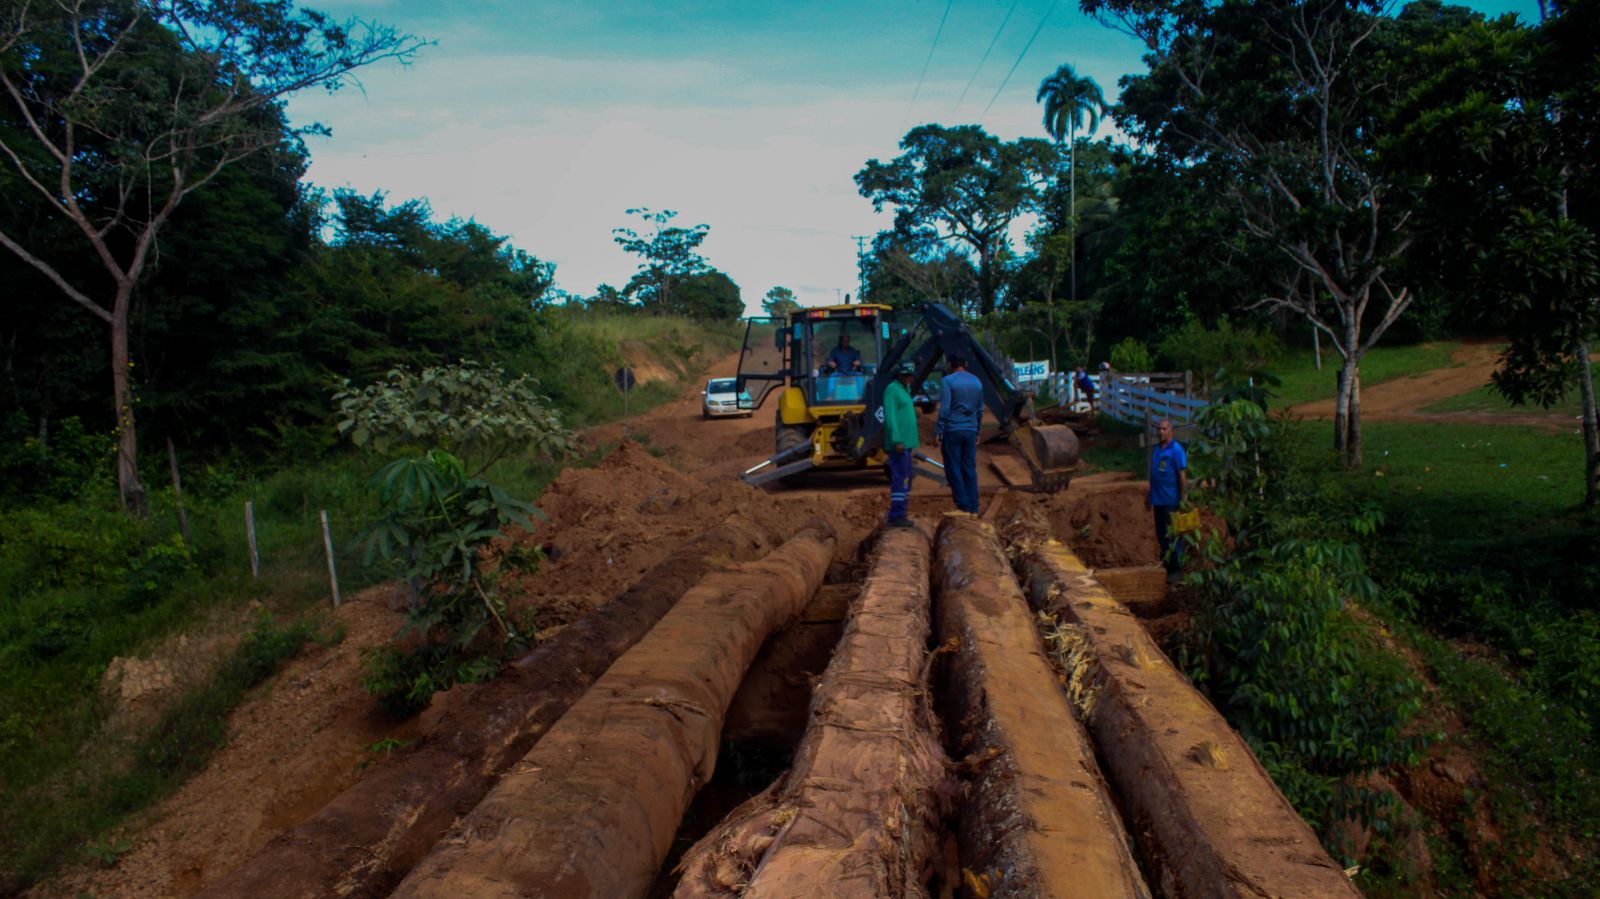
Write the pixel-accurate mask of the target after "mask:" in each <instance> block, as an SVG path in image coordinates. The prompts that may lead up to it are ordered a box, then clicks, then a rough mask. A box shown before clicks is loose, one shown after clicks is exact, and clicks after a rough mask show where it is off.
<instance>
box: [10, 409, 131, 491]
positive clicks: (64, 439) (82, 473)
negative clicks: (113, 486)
mask: <svg viewBox="0 0 1600 899" xmlns="http://www.w3.org/2000/svg"><path fill="white" fill-rule="evenodd" d="M29 424H30V422H29V421H28V416H27V415H26V414H24V413H23V412H22V411H21V410H13V411H12V412H11V413H9V414H7V415H6V416H5V417H4V418H0V505H12V504H21V503H32V502H41V501H44V502H49V501H56V502H61V501H65V500H68V499H71V498H72V497H74V496H77V495H78V494H79V493H81V492H82V491H83V490H84V488H85V487H86V486H88V485H90V484H92V483H94V482H96V481H109V480H110V475H111V466H110V460H111V454H112V451H113V444H112V439H111V436H110V435H108V434H90V433H88V432H86V431H85V430H84V429H83V422H81V421H79V420H78V419H77V418H68V419H64V420H63V421H61V422H59V423H57V424H56V425H55V427H54V430H53V432H52V433H51V434H50V435H49V437H48V440H42V439H40V437H39V435H38V433H37V432H35V431H32V430H31V429H30V427H29Z"/></svg>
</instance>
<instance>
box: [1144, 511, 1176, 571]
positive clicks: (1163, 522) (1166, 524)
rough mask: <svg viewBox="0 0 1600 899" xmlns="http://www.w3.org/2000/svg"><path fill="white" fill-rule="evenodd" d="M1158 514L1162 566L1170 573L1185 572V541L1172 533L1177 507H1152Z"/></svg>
mask: <svg viewBox="0 0 1600 899" xmlns="http://www.w3.org/2000/svg"><path fill="white" fill-rule="evenodd" d="M1150 508H1151V510H1152V511H1154V512H1155V513H1156V543H1158V544H1160V545H1161V564H1162V565H1165V566H1167V570H1168V571H1182V570H1183V541H1182V540H1180V539H1178V538H1177V535H1176V534H1174V533H1172V513H1174V512H1176V511H1178V507H1177V506H1151V507H1150Z"/></svg>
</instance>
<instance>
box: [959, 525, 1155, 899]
mask: <svg viewBox="0 0 1600 899" xmlns="http://www.w3.org/2000/svg"><path fill="white" fill-rule="evenodd" d="M937 543H938V553H937V559H936V563H935V568H934V579H935V587H936V591H937V592H936V597H935V603H936V606H937V609H938V612H937V614H938V634H939V639H940V641H941V642H943V643H949V642H950V641H955V644H956V646H957V647H958V648H957V650H956V652H955V653H954V655H953V656H952V660H951V663H950V664H949V666H948V668H947V670H946V672H945V676H944V677H943V678H942V686H943V687H944V690H943V696H944V698H945V701H946V703H947V704H948V707H947V709H946V714H945V721H946V727H947V729H948V730H949V731H950V733H951V734H952V747H953V749H952V752H951V755H952V757H956V758H963V759H964V761H963V762H962V765H963V767H964V768H965V769H967V770H968V771H970V772H971V776H970V779H969V781H968V784H967V787H968V789H967V795H966V799H965V800H964V802H963V803H962V804H961V807H960V809H959V812H958V814H959V825H958V828H957V838H958V842H959V845H960V858H961V865H962V872H961V876H962V879H963V881H964V882H965V883H966V887H967V889H968V890H969V892H970V893H971V894H973V895H979V896H1007V897H1055V896H1074V897H1108V899H1109V897H1117V899H1125V897H1149V896H1150V890H1149V888H1148V887H1147V886H1146V885H1145V882H1144V878H1143V875H1142V874H1141V873H1140V871H1139V867H1138V865H1137V863H1136V862H1135V860H1134V857H1133V853H1132V851H1131V849H1130V841H1129V839H1128V836H1127V833H1126V831H1125V830H1124V829H1123V826H1122V821H1121V819H1120V817H1119V815H1118V813H1117V809H1116V805H1115V803H1114V802H1113V800H1112V798H1111V795H1110V793H1109V792H1108V790H1107V788H1106V784H1105V779H1104V778H1103V777H1102V776H1101V773H1100V767H1099V765H1098V764H1097V763H1096V761H1095V757H1094V751H1093V749H1092V747H1091V745H1090V743H1089V738H1088V735H1087V734H1086V733H1085V732H1084V729H1083V726H1082V725H1081V724H1079V723H1078V721H1077V719H1076V718H1074V717H1073V714H1072V710H1071V708H1070V706H1069V703H1068V700H1067V697H1066V696H1065V695H1064V694H1063V693H1062V690H1061V688H1060V686H1059V684H1058V681H1057V679H1056V675H1055V672H1054V671H1053V670H1052V669H1051V667H1050V664H1049V662H1048V661H1047V660H1046V658H1045V655H1044V650H1043V647H1042V645H1041V643H1040V641H1039V636H1038V633H1037V632H1036V631H1035V629H1034V624H1033V615H1032V613H1031V612H1030V611H1029V610H1028V604H1027V601H1026V599H1024V598H1023V595H1022V591H1021V589H1020V588H1019V587H1018V585H1017V581H1016V578H1015V577H1014V576H1013V575H1012V573H1011V567H1010V565H1009V563H1008V562H1007V561H1006V558H1005V555H1004V554H1003V553H1002V552H1001V549H1000V544H999V541H998V539H997V537H996V535H995V532H994V529H993V527H992V526H990V525H989V524H988V523H987V522H981V521H973V520H969V519H956V518H952V519H947V520H946V521H945V522H944V523H943V524H942V525H941V526H940V529H939V535H938V541H937Z"/></svg>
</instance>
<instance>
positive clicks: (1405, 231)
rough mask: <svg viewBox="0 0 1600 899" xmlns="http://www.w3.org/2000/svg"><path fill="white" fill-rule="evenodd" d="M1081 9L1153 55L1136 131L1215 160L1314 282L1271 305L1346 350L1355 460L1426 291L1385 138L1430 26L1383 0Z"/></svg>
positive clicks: (1409, 196)
mask: <svg viewBox="0 0 1600 899" xmlns="http://www.w3.org/2000/svg"><path fill="white" fill-rule="evenodd" d="M1083 7H1084V9H1085V10H1086V11H1088V12H1090V13H1093V14H1095V15H1097V16H1100V17H1101V18H1102V19H1104V20H1106V21H1108V22H1111V23H1114V24H1117V25H1119V26H1121V27H1122V28H1124V29H1125V30H1127V31H1128V32H1129V33H1130V34H1132V35H1134V36H1136V37H1137V38H1139V39H1140V40H1142V41H1143V42H1144V43H1145V46H1146V49H1147V51H1148V52H1147V55H1146V57H1145V58H1146V61H1147V63H1148V65H1149V67H1150V71H1149V73H1148V74H1146V75H1141V76H1136V77H1130V78H1128V79H1126V80H1125V82H1124V89H1123V94H1122V101H1121V107H1120V108H1121V112H1122V116H1121V121H1122V122H1123V124H1124V127H1125V128H1126V129H1127V130H1128V131H1129V132H1130V133H1131V134H1133V135H1134V136H1135V137H1137V138H1138V139H1140V140H1141V141H1143V142H1144V143H1146V145H1147V146H1150V147H1151V148H1153V150H1154V151H1155V152H1156V153H1157V154H1158V155H1161V156H1164V157H1166V158H1168V159H1170V160H1172V161H1173V163H1174V164H1176V165H1181V166H1184V167H1186V168H1194V169H1204V170H1206V171H1207V172H1209V176H1210V177H1211V178H1212V179H1213V180H1214V182H1215V183H1216V184H1218V185H1219V186H1221V187H1222V189H1223V190H1224V191H1225V193H1226V195H1228V196H1229V197H1230V200H1231V204H1232V206H1233V208H1234V210H1235V213H1236V219H1235V221H1236V222H1237V227H1239V228H1242V229H1243V230H1244V231H1245V233H1247V234H1248V235H1249V236H1250V237H1251V238H1253V239H1254V240H1256V241H1259V242H1260V243H1261V244H1262V245H1264V246H1266V247H1269V248H1270V249H1271V250H1272V251H1273V252H1274V253H1275V254H1276V255H1277V256H1279V257H1280V258H1282V259H1283V260H1285V261H1286V262H1288V263H1290V264H1291V265H1292V266H1294V267H1295V268H1297V269H1298V270H1299V271H1300V272H1302V273H1303V274H1304V277H1305V279H1306V281H1307V282H1309V283H1307V284H1306V285H1305V287H1304V288H1303V289H1300V290H1298V291H1297V292H1277V293H1272V294H1269V295H1267V296H1266V297H1265V298H1264V299H1262V300H1261V301H1260V302H1261V303H1262V304H1264V305H1267V306H1275V307H1281V308H1285V309H1289V310H1292V311H1293V312H1295V313H1297V314H1299V315H1301V316H1303V317H1305V318H1306V319H1307V320H1308V321H1309V322H1310V323H1311V324H1312V325H1313V326H1314V327H1316V328H1318V329H1319V330H1321V331H1322V332H1323V333H1324V334H1325V335H1326V336H1327V337H1328V338H1329V339H1330V341H1331V342H1332V344H1333V346H1334V348H1335V349H1336V350H1337V351H1338V352H1339V354H1340V355H1341V356H1342V357H1343V360H1344V363H1343V366H1342V368H1341V377H1340V381H1339V389H1338V394H1337V399H1336V405H1335V419H1334V445H1335V447H1336V448H1337V449H1338V450H1339V451H1340V452H1341V454H1342V455H1343V457H1344V458H1345V461H1346V463H1347V464H1356V463H1359V462H1360V461H1361V429H1360V411H1359V410H1360V396H1361V394H1360V383H1361V380H1360V378H1361V374H1360V373H1361V360H1362V358H1363V357H1364V356H1365V355H1366V354H1367V352H1368V351H1370V350H1371V349H1372V347H1373V345H1374V344H1376V342H1377V341H1378V340H1379V339H1380V338H1381V337H1382V336H1383V335H1384V333H1385V332H1386V331H1388V329H1389V328H1390V327H1391V326H1392V325H1394V323H1395V322H1396V321H1397V320H1399V318H1400V317H1401V316H1402V315H1403V314H1404V313H1405V312H1406V310H1407V308H1408V307H1409V306H1410V305H1411V304H1412V301H1413V300H1414V298H1415V289H1414V285H1413V284H1412V283H1410V282H1409V281H1408V280H1407V278H1406V273H1405V264H1404V260H1405V256H1406V253H1407V251H1408V249H1409V248H1410V246H1411V243H1412V240H1413V237H1414V234H1413V230H1412V227H1411V226H1412V217H1413V216H1414V214H1415V212H1416V207H1417V203H1418V200H1417V190H1418V188H1419V183H1420V182H1419V178H1418V174H1417V172H1416V170H1415V169H1414V168H1413V167H1411V166H1409V165H1407V164H1406V162H1405V161H1403V160H1396V159H1394V158H1392V157H1391V156H1388V155H1386V154H1385V153H1384V152H1383V142H1384V140H1385V138H1387V137H1388V136H1390V135H1392V134H1393V133H1394V132H1395V131H1396V130H1397V129H1398V127H1399V125H1398V124H1397V122H1396V121H1395V119H1394V117H1393V111H1394V109H1395V107H1396V105H1397V100H1398V99H1399V97H1400V96H1401V95H1402V94H1403V92H1404V91H1405V90H1406V89H1407V86H1408V85H1410V84H1414V83H1415V81H1416V80H1417V78H1418V77H1420V74H1421V73H1420V72H1419V71H1418V69H1417V62H1418V60H1417V58H1416V55H1415V48H1416V46H1417V42H1418V38H1419V35H1417V34H1415V33H1407V32H1403V31H1402V30H1401V29H1400V28H1399V27H1398V26H1397V25H1396V23H1395V22H1394V21H1393V20H1392V19H1389V18H1388V17H1387V16H1386V15H1385V12H1386V9H1385V5H1384V4H1383V3H1381V2H1373V0H1268V2H1260V3H1248V4H1247V3H1220V4H1208V3H1191V2H1186V0H1173V2H1155V3H1150V2H1143V0H1137V2H1136V0H1084V3H1083ZM1432 24H1434V25H1436V26H1437V27H1440V28H1447V27H1449V23H1448V22H1446V21H1442V20H1441V21H1439V22H1436V23H1432ZM1291 283H1292V282H1291Z"/></svg>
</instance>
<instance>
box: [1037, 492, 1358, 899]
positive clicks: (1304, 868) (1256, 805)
mask: <svg viewBox="0 0 1600 899" xmlns="http://www.w3.org/2000/svg"><path fill="white" fill-rule="evenodd" d="M1047 534H1048V532H1047V531H1046V530H1045V529H1044V528H1043V527H1041V522H1040V520H1039V518H1038V517H1037V516H1035V517H1033V518H1032V519H1031V520H1029V519H1028V518H1027V517H1023V518H1019V519H1015V520H1013V521H1012V522H1010V523H1009V526H1008V528H1007V536H1008V542H1009V543H1010V544H1011V546H1012V548H1013V551H1014V552H1015V553H1016V555H1017V557H1018V562H1017V565H1018V569H1019V572H1020V573H1021V575H1022V580H1023V582H1024V583H1025V585H1026V588H1027V591H1028V598H1029V600H1030V601H1031V602H1032V604H1033V605H1034V607H1035V608H1037V609H1039V610H1040V611H1041V612H1043V613H1048V614H1050V615H1053V616H1056V617H1057V618H1058V619H1059V621H1060V622H1061V625H1062V626H1061V627H1060V628H1058V629H1056V631H1055V633H1054V635H1053V636H1054V642H1055V643H1056V644H1057V647H1058V649H1059V650H1060V652H1059V654H1058V657H1059V658H1061V659H1062V661H1063V664H1064V667H1065V668H1066V670H1067V674H1068V677H1069V683H1070V684H1071V685H1072V692H1073V696H1074V700H1075V708H1076V709H1077V711H1078V713H1079V716H1080V717H1081V718H1082V719H1083V720H1084V722H1085V723H1086V724H1087V725H1088V728H1089V731H1090V733H1092V734H1093V736H1094V742H1095V746H1096V748H1097V749H1098V750H1099V753H1100V758H1101V759H1102V760H1104V762H1105V770H1106V773H1107V774H1108V775H1109V776H1110V778H1111V781H1112V783H1113V785H1114V786H1115V787H1116V790H1117V795H1118V798H1119V800H1120V802H1121V803H1122V807H1123V809H1124V811H1125V814H1126V815H1127V817H1128V820H1129V823H1130V826H1131V829H1132V830H1133V832H1134V834H1135V835H1136V836H1137V837H1138V840H1139V848H1140V854H1141V858H1142V859H1143V861H1144V863H1145V865H1146V869H1147V870H1148V871H1149V872H1150V874H1151V881H1152V883H1154V884H1155V886H1156V887H1157V889H1159V890H1160V892H1161V894H1162V895H1164V896H1166V897H1169V899H1188V897H1196V899H1198V897H1240V899H1245V897H1250V899H1260V897H1283V899H1291V897H1294V899H1311V897H1343V899H1351V897H1356V896H1359V895H1361V894H1360V892H1359V891H1358V890H1356V888H1355V886H1354V885H1352V884H1351V882H1350V880H1349V878H1348V877H1346V876H1345V874H1344V872H1343V870H1342V869H1341V868H1340V867H1339V866H1338V865H1336V864H1335V863H1334V862H1333V860H1332V859H1331V858H1329V857H1328V854H1327V852H1325V851H1324V850H1323V848H1322V846H1321V844H1320V843H1319V842H1318V840H1317V836H1316V834H1315V833H1313V832H1312V830H1311V828H1310V827H1309V826H1307V824H1306V823H1305V821H1303V820H1302V819H1301V818H1300V816H1299V815H1298V814H1296V813H1295V811H1294V809H1293V808H1292V807H1291V806H1290V805H1289V803H1288V801H1287V800H1286V799H1284V797H1283V794H1282V793H1281V792H1279V791H1278V788H1277V786H1276V785H1275V784H1274V783H1273V782H1272V779H1271V778H1270V777H1269V776H1268V775H1267V773H1266V771H1265V770H1264V769H1263V768H1262V767H1261V765H1260V763H1259V762H1258V761H1257V760H1256V758H1255V756H1254V755H1253V754H1252V753H1251V751H1250V749H1249V747H1248V745H1246V744H1245V742H1244V740H1243V739H1241V738H1240V737H1239V735H1238V733H1236V732H1235V731H1234V730H1233V729H1232V728H1231V727H1229V726H1228V724H1227V722H1226V721H1224V720H1223V718H1222V716H1221V715H1220V714H1219V713H1218V712H1217V711H1216V709H1215V708H1213V707H1212V706H1211V704H1210V703H1209V702H1207V701H1206V700H1205V698H1204V697H1203V696H1201V695H1200V693H1199V691H1197V690H1196V689H1195V688H1194V687H1193V686H1192V685H1190V683H1189V682H1188V680H1187V679H1186V678H1184V676H1183V675H1182V673H1180V672H1179V671H1178V670H1177V669H1176V668H1175V667H1174V666H1173V665H1172V663H1171V662H1170V661H1169V660H1168V659H1167V657H1166V656H1165V655H1163V654H1162V652H1161V650H1160V649H1159V648H1158V647H1157V646H1156V644H1155V642H1154V641H1153V640H1152V639H1151V638H1150V636H1149V634H1147V633H1146V632H1145V629H1144V627H1143V626H1142V625H1141V624H1140V623H1139V621H1138V620H1137V619H1136V618H1134V617H1133V615H1132V614H1131V613H1129V612H1128V610H1127V609H1126V608H1124V607H1123V606H1122V605H1120V604H1119V603H1117V602H1116V601H1115V600H1113V599H1112V598H1111V597H1110V595H1109V594H1108V593H1107V592H1106V591H1105V589H1104V588H1103V587H1101V586H1100V585H1099V584H1098V583H1096V582H1095V580H1094V578H1093V577H1092V576H1091V574H1090V570H1089V568H1088V566H1087V565H1085V564H1084V562H1083V561H1082V560H1080V559H1079V558H1078V557H1077V556H1075V555H1073V553H1072V552H1071V551H1069V550H1068V549H1067V548H1066V547H1065V546H1062V545H1061V544H1060V543H1058V542H1056V541H1054V540H1051V539H1047V538H1046V535H1047Z"/></svg>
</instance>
